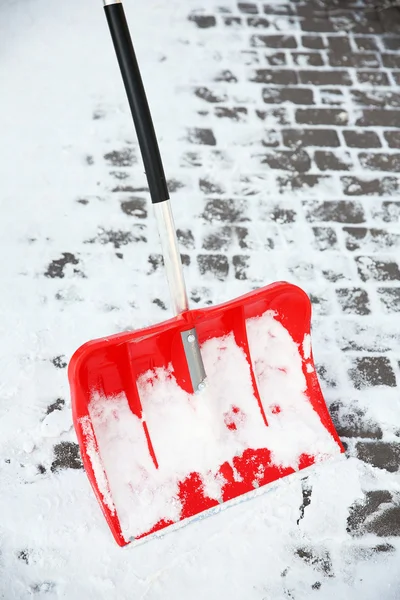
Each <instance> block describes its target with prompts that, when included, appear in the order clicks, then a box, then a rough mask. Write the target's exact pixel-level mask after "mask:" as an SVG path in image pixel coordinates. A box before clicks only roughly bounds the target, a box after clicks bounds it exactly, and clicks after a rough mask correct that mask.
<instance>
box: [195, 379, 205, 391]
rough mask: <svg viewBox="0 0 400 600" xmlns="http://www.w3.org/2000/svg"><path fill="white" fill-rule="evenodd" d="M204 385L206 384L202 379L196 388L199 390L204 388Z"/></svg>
mask: <svg viewBox="0 0 400 600" xmlns="http://www.w3.org/2000/svg"><path fill="white" fill-rule="evenodd" d="M205 387H206V384H205V383H204V381H201V382H200V383H199V385H198V387H197V389H198V390H199V392H201V390H204V388H205Z"/></svg>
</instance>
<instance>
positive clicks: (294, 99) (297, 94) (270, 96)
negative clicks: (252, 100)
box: [262, 86, 314, 104]
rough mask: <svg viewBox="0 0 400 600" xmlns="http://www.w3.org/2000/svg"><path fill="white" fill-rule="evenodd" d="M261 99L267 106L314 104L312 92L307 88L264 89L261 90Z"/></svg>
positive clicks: (270, 87)
mask: <svg viewBox="0 0 400 600" xmlns="http://www.w3.org/2000/svg"><path fill="white" fill-rule="evenodd" d="M262 97H263V100H264V102H266V103H268V104H281V103H282V102H289V103H292V104H314V95H313V91H312V90H310V89H307V88H300V87H298V88H290V87H272V86H269V87H266V88H263V91H262Z"/></svg>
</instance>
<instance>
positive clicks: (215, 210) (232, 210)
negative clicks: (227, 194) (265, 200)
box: [202, 199, 248, 223]
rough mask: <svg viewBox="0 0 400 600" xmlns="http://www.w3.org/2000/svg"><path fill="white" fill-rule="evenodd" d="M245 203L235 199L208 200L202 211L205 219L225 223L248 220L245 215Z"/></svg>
mask: <svg viewBox="0 0 400 600" xmlns="http://www.w3.org/2000/svg"><path fill="white" fill-rule="evenodd" d="M245 210H246V204H245V203H244V202H240V201H235V200H219V199H216V200H209V201H208V202H207V204H206V207H205V209H204V212H203V215H202V216H203V218H204V219H205V220H206V221H210V222H211V223H214V222H216V221H220V222H221V221H222V222H223V221H225V222H227V223H234V222H241V221H248V218H247V217H245Z"/></svg>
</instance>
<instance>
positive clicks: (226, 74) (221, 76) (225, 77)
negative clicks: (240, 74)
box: [214, 69, 238, 83]
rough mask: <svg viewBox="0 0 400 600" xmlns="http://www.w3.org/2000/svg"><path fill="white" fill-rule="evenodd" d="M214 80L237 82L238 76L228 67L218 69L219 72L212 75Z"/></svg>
mask: <svg viewBox="0 0 400 600" xmlns="http://www.w3.org/2000/svg"><path fill="white" fill-rule="evenodd" d="M214 81H227V82H228V83H237V81H238V78H237V77H236V75H234V74H233V73H232V71H230V70H229V69H224V70H223V71H220V73H217V75H216V76H215V77H214Z"/></svg>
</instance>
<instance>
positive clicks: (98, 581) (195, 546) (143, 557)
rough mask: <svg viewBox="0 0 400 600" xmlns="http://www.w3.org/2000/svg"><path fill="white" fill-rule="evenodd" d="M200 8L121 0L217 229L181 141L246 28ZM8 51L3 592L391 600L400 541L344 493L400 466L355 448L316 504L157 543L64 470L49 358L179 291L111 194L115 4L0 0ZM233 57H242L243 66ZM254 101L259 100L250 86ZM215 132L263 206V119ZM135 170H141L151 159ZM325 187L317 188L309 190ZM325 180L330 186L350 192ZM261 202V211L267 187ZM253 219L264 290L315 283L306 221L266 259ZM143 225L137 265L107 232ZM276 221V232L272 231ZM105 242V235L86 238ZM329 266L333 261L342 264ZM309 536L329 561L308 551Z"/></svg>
mask: <svg viewBox="0 0 400 600" xmlns="http://www.w3.org/2000/svg"><path fill="white" fill-rule="evenodd" d="M208 5H209V7H213V6H214V4H213V1H212V0H210V1H209V4H208ZM196 7H197V4H196V3H195V2H194V1H193V0H190V1H183V0H170V1H169V2H161V1H158V0H157V1H156V0H146V2H133V0H126V11H127V15H128V19H129V23H130V25H131V30H132V36H133V39H134V42H135V46H136V48H137V53H138V58H139V62H140V65H141V67H142V72H143V76H144V80H145V85H146V89H147V90H148V96H149V100H150V104H151V108H152V112H153V114H154V121H155V123H156V129H157V132H158V135H159V138H160V142H161V152H162V155H163V159H164V163H165V170H166V173H167V176H168V177H169V178H176V179H179V180H180V181H184V182H185V184H186V188H184V189H181V190H178V192H177V193H176V194H175V195H174V198H173V208H174V215H175V217H176V222H177V225H178V226H179V227H181V228H182V229H184V228H187V227H193V228H194V230H195V231H196V232H198V231H202V232H204V231H206V228H207V227H209V228H210V231H211V229H212V226H211V225H207V224H204V223H203V222H202V221H201V220H200V219H199V218H198V215H199V214H200V212H201V211H202V209H203V200H202V198H201V195H200V192H199V191H198V188H197V187H196V186H197V183H196V186H195V184H194V183H193V182H197V181H198V175H197V174H196V175H193V169H190V168H188V167H186V168H183V167H181V166H180V165H179V162H180V160H179V156H180V155H181V154H182V152H183V151H184V150H187V142H186V141H185V139H184V138H185V135H186V134H185V126H186V125H187V124H190V126H196V125H198V124H199V123H198V122H197V119H198V120H201V118H200V117H199V116H197V115H196V110H197V109H198V107H199V104H201V102H200V101H199V100H198V99H195V98H193V95H192V90H191V89H190V87H191V86H192V85H193V84H195V83H196V82H202V81H204V80H207V78H208V76H209V75H210V74H212V73H214V72H215V70H216V64H217V63H218V67H217V68H218V69H220V68H221V69H222V68H223V67H224V61H225V62H226V64H227V65H229V64H231V61H232V60H234V58H235V57H234V53H232V54H231V55H230V56H226V55H225V56H223V53H222V50H223V49H224V47H225V44H226V46H227V47H228V48H229V47H230V44H232V45H234V42H235V39H236V38H237V37H239V38H240V36H241V34H240V33H239V32H232V31H231V32H229V33H225V34H224V35H226V38H225V39H224V40H221V38H220V37H219V36H218V35H217V34H216V33H215V32H214V33H213V32H212V31H211V32H208V31H205V32H202V33H201V38H200V37H196V36H197V33H196V30H195V28H194V27H192V26H191V25H188V23H187V21H186V17H187V14H188V12H189V11H190V10H191V9H192V8H196ZM283 20H284V18H283ZM288 26H289V25H288ZM281 28H284V25H282V23H281ZM0 57H1V59H0V97H1V107H2V108H1V111H0V139H1V143H0V153H1V160H0V182H1V186H0V209H1V216H0V251H1V262H0V514H1V520H0V597H1V598H4V600H25V599H28V598H35V600H42V599H43V600H58V599H61V598H65V599H67V600H77V599H81V598H94V599H96V600H101V599H103V598H104V599H106V598H107V600H110V599H115V600H124V599H129V600H130V599H132V598H135V599H138V600H139V599H142V600H144V599H146V600H159V599H162V600H175V599H177V598H186V597H190V598H192V599H193V600H202V599H204V598H209V599H210V600H214V599H215V600H217V599H220V598H229V599H230V600H243V598H246V600H270V599H272V598H274V599H275V598H277V599H282V600H285V599H286V598H295V600H303V599H308V598H310V597H313V595H317V594H318V591H316V590H317V588H318V586H317V587H314V588H312V586H315V585H316V583H318V582H319V583H321V586H322V587H321V590H320V592H319V594H320V595H323V596H321V597H323V598H324V599H327V600H330V599H335V600H336V599H337V598H352V599H362V600H375V599H376V598H377V597H382V598H385V600H396V599H397V598H398V597H399V596H398V594H399V592H398V590H399V585H400V582H399V574H398V554H397V553H396V552H394V553H390V552H389V553H386V554H385V553H384V554H376V555H375V554H368V552H369V548H370V547H371V546H373V545H376V543H377V540H376V537H374V536H364V537H363V538H362V540H360V541H359V542H358V543H356V544H355V543H354V540H353V539H352V538H351V536H350V535H349V534H348V533H347V531H346V526H347V515H348V507H349V506H350V505H351V504H352V503H353V502H354V501H356V500H358V499H361V498H362V497H363V496H364V494H363V490H366V489H367V490H374V489H379V488H380V486H385V485H386V484H387V485H389V484H390V486H391V489H392V490H397V493H399V492H400V481H399V477H398V474H396V473H387V472H384V471H382V470H378V469H375V468H373V467H370V466H367V465H365V464H364V463H362V462H361V461H358V460H356V459H353V458H352V459H346V458H345V457H344V456H341V457H340V458H339V459H337V460H336V459H335V461H333V462H332V463H329V462H325V463H322V464H320V465H318V466H316V467H315V468H313V469H310V470H309V471H308V482H307V485H310V486H312V490H313V492H312V502H311V504H310V506H306V507H305V509H304V515H303V518H301V510H300V506H301V505H302V503H303V493H304V489H303V487H304V482H303V483H302V480H301V478H302V477H303V476H304V474H303V473H302V474H300V475H294V476H291V477H288V478H286V479H284V480H282V481H280V482H278V483H277V484H276V485H273V486H271V487H270V489H269V491H268V492H267V493H265V494H263V495H260V496H259V497H256V498H253V499H252V500H251V501H248V502H244V503H242V504H238V505H236V506H233V507H231V508H229V509H228V510H226V511H222V512H220V513H219V514H218V515H215V516H213V517H210V518H208V519H205V520H201V521H197V522H195V523H192V524H191V525H190V526H188V527H185V528H183V529H181V530H179V531H177V532H172V533H170V534H168V535H165V536H164V537H163V538H161V539H156V540H153V541H151V542H149V543H145V544H143V545H141V546H138V547H137V548H131V547H127V548H125V549H121V548H119V547H118V546H117V545H116V544H115V542H114V540H113V538H112V536H111V534H110V532H109V530H108V527H107V525H106V523H105V521H104V519H103V516H102V514H101V511H100V509H99V507H98V504H97V501H96V499H95V497H94V495H93V492H92V490H91V488H90V485H89V482H88V480H87V477H86V475H85V473H84V472H83V471H82V470H70V469H68V470H60V471H58V472H52V471H51V469H50V467H51V464H52V462H53V460H54V455H53V446H54V443H55V442H59V441H63V442H74V441H76V438H75V434H74V432H73V428H72V416H71V407H70V402H69V388H68V383H67V377H66V370H65V368H55V365H54V362H53V363H52V361H55V358H56V357H60V355H61V358H59V360H58V361H55V362H56V363H57V364H60V362H61V363H62V361H63V360H64V359H65V360H66V361H68V360H69V358H70V356H71V355H72V353H73V352H74V350H75V349H76V348H77V347H78V346H79V345H80V344H82V343H83V342H85V341H87V340H88V339H91V338H94V337H100V336H103V335H107V334H110V333H113V332H115V331H122V330H124V329H127V328H132V327H135V328H139V327H143V326H145V325H148V324H149V323H154V322H156V321H159V320H161V319H163V318H165V316H166V314H167V313H165V312H163V311H162V310H160V309H159V308H158V307H157V306H156V305H154V304H153V303H151V299H152V298H154V297H159V298H162V299H166V298H168V292H167V286H166V283H165V281H164V276H163V273H162V271H161V270H160V271H159V272H157V273H155V274H153V275H152V276H149V275H148V274H147V273H148V263H147V258H148V254H149V252H154V253H157V252H159V251H160V246H159V242H158V239H157V232H156V228H155V224H154V220H153V219H152V218H151V215H149V219H148V221H146V223H143V226H142V225H141V224H139V226H133V225H131V224H130V223H127V219H126V215H125V214H123V213H122V211H121V210H120V208H119V202H118V201H117V200H116V198H115V196H112V195H111V189H113V188H114V187H115V182H116V180H115V179H112V178H111V176H110V175H109V173H108V171H109V169H108V168H107V169H106V168H105V163H104V160H103V156H104V155H105V154H107V153H109V152H112V151H113V150H114V149H116V148H117V149H120V148H121V147H127V146H128V147H132V151H133V153H134V154H135V155H136V157H138V151H137V146H136V139H135V135H134V132H133V131H132V126H131V119H130V115H129V112H128V108H127V102H126V99H125V95H124V91H123V88H122V84H121V80H120V75H119V73H118V69H117V64H116V59H115V56H114V53H113V49H112V45H111V42H110V39H109V32H108V30H107V26H106V23H105V19H104V15H103V11H102V7H101V2H100V1H99V2H89V0H79V2H78V1H77V0H75V1H74V2H65V3H60V2H57V3H54V2H50V1H49V0H24V1H22V0H20V1H19V0H7V1H4V2H2V5H1V8H0ZM237 65H238V66H237V69H238V71H240V70H241V69H244V66H243V65H239V63H237ZM237 93H238V95H239V92H237ZM241 96H242V97H243V98H245V97H248V98H250V99H251V96H252V90H251V89H248V88H247V87H246V85H245V84H244V85H243V90H242V93H241ZM93 113H95V114H96V118H95V119H92V115H93ZM201 123H202V124H203V123H204V121H201ZM203 126H206V125H203ZM217 127H218V132H217V133H218V138H219V144H220V146H222V147H223V146H225V147H223V150H224V152H225V157H224V160H222V159H221V160H219V159H218V157H216V156H215V157H214V158H213V160H211V159H207V157H205V163H204V168H206V169H207V170H208V171H207V172H208V174H209V175H210V176H215V177H217V178H218V179H219V180H222V181H223V182H224V184H225V188H226V189H227V190H228V192H229V190H232V191H237V190H239V189H240V190H243V193H244V194H245V193H247V192H249V191H253V192H255V193H256V195H257V194H258V196H256V197H257V198H262V199H261V200H260V202H264V200H265V201H266V200H267V199H268V198H269V200H271V199H272V200H273V201H274V202H275V201H276V199H277V196H276V193H277V190H276V186H275V184H274V180H272V178H271V182H270V184H268V185H267V186H266V185H265V180H263V179H261V178H258V177H257V176H256V175H254V176H252V177H249V178H248V179H247V180H244V179H242V178H241V176H242V174H244V173H246V172H251V168H252V162H251V158H250V153H249V152H248V147H246V141H247V142H248V140H249V138H250V139H251V137H252V135H253V134H254V136H256V135H257V134H258V132H257V131H256V128H254V129H253V130H252V129H251V128H249V129H248V130H247V131H245V128H243V131H242V134H239V133H238V137H236V136H235V134H234V131H232V127H231V124H230V123H228V124H226V123H225V122H224V121H220V122H219V123H218V125H217ZM241 135H242V136H243V137H241ZM234 139H235V142H234V143H235V144H236V146H235V145H234V143H233V141H232V140H234ZM224 140H226V141H225V142H224ZM131 145H132V146H131ZM207 160H208V162H207ZM128 182H129V183H130V184H132V182H134V184H133V185H134V187H136V188H140V187H141V186H143V185H145V177H144V174H143V168H142V165H141V163H140V160H137V162H135V163H134V164H133V166H132V168H131V170H130V174H129V179H128ZM323 191H324V190H323V189H322V186H316V188H315V189H313V190H311V191H310V198H311V197H318V196H319V197H321V193H322V192H323ZM325 191H326V194H327V197H330V198H332V197H335V195H336V193H337V191H336V190H335V189H333V188H332V189H326V190H325ZM80 199H85V200H87V201H88V203H87V204H83V203H80V202H79V200H80ZM281 199H282V202H284V203H286V205H287V206H293V203H294V202H298V199H293V194H292V192H290V190H288V191H287V193H285V194H284V195H283V196H281ZM253 206H254V207H255V208H252V209H250V208H249V214H250V217H251V216H252V211H253V210H255V209H256V208H257V201H255V202H254V204H253ZM195 216H196V217H197V218H194V217H195ZM256 218H257V217H256V213H254V227H253V225H252V224H251V223H249V224H248V225H249V228H250V236H251V238H252V242H253V244H254V247H255V248H259V250H260V255H259V258H258V260H257V261H256V262H257V264H256V265H255V264H253V265H252V266H251V273H252V275H253V279H252V285H253V284H254V285H264V284H267V283H269V282H271V281H274V280H276V279H284V278H289V279H290V280H292V281H293V280H295V281H296V279H295V278H296V277H297V276H298V278H299V280H300V279H301V276H302V273H301V272H300V271H299V270H297V271H293V273H294V274H293V276H292V274H291V273H290V269H289V267H290V265H291V262H292V261H293V263H294V262H296V261H295V259H296V260H297V262H298V259H299V256H298V250H296V248H294V249H293V245H292V246H290V243H291V242H290V239H289V238H290V236H291V235H293V236H294V237H293V240H294V244H295V247H296V244H297V243H298V242H299V241H301V242H304V244H305V246H304V249H303V252H302V259H304V261H310V262H311V263H312V262H313V261H315V262H316V263H318V261H320V260H322V259H320V258H319V257H318V256H317V254H316V253H315V252H314V253H313V252H312V251H311V248H309V247H308V245H307V243H306V242H305V237H304V235H303V234H304V232H303V231H302V229H301V227H300V228H299V229H298V230H296V231H294V232H292V231H291V230H290V228H289V229H286V230H285V234H284V235H285V236H286V238H287V244H288V247H289V249H290V248H291V250H290V252H294V255H293V254H290V253H289V254H288V252H287V251H286V250H284V249H283V247H282V245H281V246H279V243H278V244H277V247H276V251H275V252H273V253H272V252H271V254H269V255H268V254H267V257H266V258H265V256H266V249H265V246H264V245H263V244H264V240H265V232H263V231H261V225H260V224H259V223H256V222H255V221H256ZM141 227H144V230H145V233H146V237H147V240H148V241H147V242H144V241H140V240H139V241H137V243H134V244H129V245H126V246H125V245H122V247H121V248H120V249H119V250H118V249H117V252H118V251H120V252H123V254H124V260H120V258H119V257H117V256H116V255H115V252H114V251H113V250H112V249H110V245H109V244H106V243H104V244H103V243H101V240H104V239H105V238H104V235H105V234H104V232H105V231H108V230H111V229H113V230H124V231H126V230H129V231H131V233H132V234H134V235H138V237H140V234H141V233H142V232H143V229H141ZM272 229H274V228H272ZM272 234H274V235H277V236H278V238H279V235H280V234H279V235H278V233H277V232H276V230H275V229H274V231H273V232H272ZM93 239H99V240H100V242H99V243H94V244H93V243H90V241H91V240H93ZM68 252H69V253H74V256H76V260H77V263H73V258H71V257H68V256H67V257H64V258H66V259H68V258H69V259H71V260H70V261H69V262H68V260H66V262H67V263H68V264H66V266H65V267H64V269H63V277H57V278H51V277H49V278H47V277H44V276H43V273H44V271H45V269H46V268H47V265H49V264H50V263H51V261H53V260H55V258H58V257H62V256H63V253H68ZM337 260H338V261H339V260H340V257H338V259H337ZM71 261H72V262H71ZM327 266H328V265H327ZM330 267H331V268H332V269H333V270H335V269H337V268H338V263H335V264H332V265H330ZM296 273H297V275H296ZM185 274H186V275H187V281H188V287H189V289H192V288H195V287H197V286H199V285H200V286H201V285H202V283H201V280H199V275H198V273H197V271H196V269H192V268H191V267H190V268H185ZM306 276H307V275H306ZM303 277H304V274H303ZM350 277H351V274H350ZM207 285H210V281H208V283H207ZM313 285H315V286H318V285H320V283H319V282H318V281H316V282H314V283H313ZM321 285H322V284H321ZM213 286H214V287H213V301H214V302H215V303H217V302H221V301H223V300H227V299H230V298H233V297H235V296H236V295H238V294H240V293H243V292H247V291H248V289H249V281H240V280H236V279H234V277H233V275H232V276H230V277H229V279H228V284H227V283H226V282H223V283H221V282H217V281H216V282H215V283H214V284H213ZM321 289H322V288H321ZM116 308H118V310H116ZM314 322H315V335H314V337H313V339H314V342H315V343H314V351H315V355H316V357H317V358H318V357H327V359H328V360H329V361H330V362H331V363H332V366H333V367H334V368H335V369H337V370H338V372H339V373H340V372H341V365H342V361H343V360H344V358H343V353H342V351H341V350H340V347H339V346H338V345H337V344H336V343H335V341H334V339H333V328H332V329H331V330H329V331H326V330H325V329H324V328H319V327H318V319H315V321H314ZM366 335H367V334H366ZM328 348H332V351H330V350H328ZM338 385H339V387H338V388H337V389H336V390H335V395H339V396H340V398H341V399H342V400H343V401H345V402H353V401H358V402H360V403H361V404H362V405H363V406H369V407H370V413H371V415H373V416H376V417H380V415H381V411H380V407H382V411H383V413H382V414H383V416H382V418H383V424H387V425H388V427H391V426H393V423H396V422H397V423H398V422H399V409H398V403H397V407H396V406H395V405H394V401H395V400H396V394H395V390H390V391H389V392H387V390H386V389H385V388H384V387H382V389H379V388H375V389H374V390H373V393H372V392H368V393H365V392H359V391H355V390H351V389H350V388H349V386H348V383H347V380H346V379H345V378H344V377H342V378H341V377H339V379H338ZM330 394H331V399H332V400H333V399H334V396H333V395H332V393H330ZM377 394H378V396H379V397H378V402H377ZM57 398H65V406H61V410H60V411H58V412H60V414H58V412H57V413H56V412H53V413H50V414H49V415H46V409H47V407H48V406H49V405H50V404H52V403H54V402H55V400H56V399H57ZM378 404H379V406H378ZM38 465H41V466H42V468H41V469H38ZM43 469H45V470H43ZM299 519H300V520H299ZM391 543H392V544H393V545H394V546H396V542H395V541H393V540H391ZM311 547H312V548H313V549H314V550H313V551H315V548H316V549H317V551H318V556H319V559H318V560H316V559H313V560H311V559H310V560H308V559H307V557H310V550H309V549H310V548H311ZM364 547H365V552H364V553H363V548H364ZM328 552H329V555H330V561H331V564H330V566H329V564H328V565H327V564H326V563H327V562H328V563H329V561H328V559H327V558H326V557H327V553H328ZM324 561H325V562H324Z"/></svg>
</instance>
